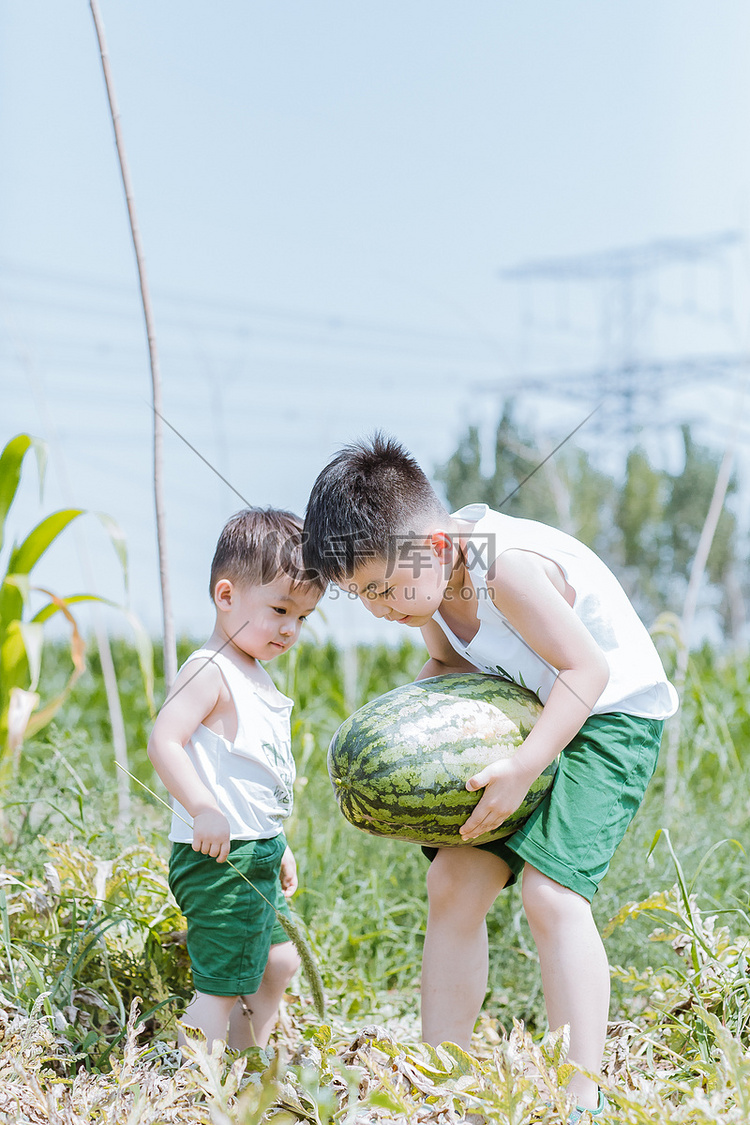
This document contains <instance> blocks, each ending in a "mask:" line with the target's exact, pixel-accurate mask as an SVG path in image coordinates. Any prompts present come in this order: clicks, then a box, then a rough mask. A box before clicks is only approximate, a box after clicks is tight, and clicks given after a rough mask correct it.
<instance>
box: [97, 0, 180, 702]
mask: <svg viewBox="0 0 750 1125" xmlns="http://www.w3.org/2000/svg"><path fill="white" fill-rule="evenodd" d="M89 4H90V7H91V15H92V16H93V19H94V27H95V29H96V37H97V40H98V42H99V53H100V55H101V60H102V70H103V72H104V84H105V86H106V88H107V98H108V100H109V110H110V115H111V117H112V127H113V129H114V134H115V144H116V146H117V155H118V158H119V161H120V174H121V176H122V186H123V188H124V189H125V201H126V203H127V207H128V218H129V220H130V233H131V235H132V238H133V248H134V250H135V260H136V264H137V267H138V280H139V283H140V290H141V303H142V305H143V316H144V320H145V322H146V337H147V339H148V356H149V364H150V368H151V390H152V406H153V416H154V430H153V435H154V442H153V450H154V507H155V510H156V539H157V544H158V549H159V576H160V580H161V603H162V619H163V623H164V629H163V636H164V678H165V681H166V687H167V689H169V687H170V685H171V684H172V682H173V681H174V678H175V676H176V675H177V645H176V643H175V633H174V621H173V617H172V602H171V597H170V591H169V567H168V565H167V528H166V517H165V505H164V469H163V444H164V438H163V435H164V430H163V424H162V413H163V411H162V393H161V373H160V369H159V353H158V350H157V346H156V329H155V326H154V315H153V309H152V306H151V295H150V292H149V287H148V280H147V277H146V264H145V257H144V253H143V245H142V242H141V234H140V228H139V226H138V218H137V215H136V211H135V200H134V195H133V185H132V181H131V179H130V170H129V168H128V162H127V158H126V155H125V143H124V140H123V135H122V128H121V125H120V112H119V110H118V108H117V100H116V98H115V87H114V82H113V79H112V70H111V67H110V64H109V54H108V51H107V42H106V38H105V35H104V23H103V20H102V16H101V12H100V10H99V4H98V2H97V0H89Z"/></svg>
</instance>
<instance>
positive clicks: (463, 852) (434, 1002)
mask: <svg viewBox="0 0 750 1125" xmlns="http://www.w3.org/2000/svg"><path fill="white" fill-rule="evenodd" d="M510 875H511V871H510V868H509V867H508V865H507V863H505V861H504V860H502V859H500V857H499V856H496V855H493V854H492V852H487V851H481V850H480V849H479V848H471V847H465V848H441V849H440V851H438V854H437V855H436V856H435V859H434V860H433V861H432V863H431V864H430V870H429V872H428V874H427V891H428V895H429V900H430V912H429V916H428V919H427V933H426V935H425V943H424V952H423V954H422V1038H423V1040H424V1041H425V1043H432V1044H433V1045H436V1044H438V1043H443V1042H445V1041H446V1040H449V1041H450V1042H452V1043H457V1044H458V1045H459V1047H464V1048H468V1047H469V1045H470V1043H471V1034H472V1031H473V1030H474V1024H475V1023H476V1020H477V1016H478V1015H479V1010H480V1008H481V1007H482V1003H483V1001H484V996H485V992H486V990H487V970H488V951H487V926H486V923H485V918H486V916H487V912H488V910H489V909H490V907H491V906H492V904H493V902H494V901H495V899H496V897H497V895H498V894H499V893H500V891H501V890H502V889H503V887H504V886H505V884H506V883H507V882H508V879H509V878H510Z"/></svg>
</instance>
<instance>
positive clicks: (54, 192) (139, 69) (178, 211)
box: [0, 0, 750, 632]
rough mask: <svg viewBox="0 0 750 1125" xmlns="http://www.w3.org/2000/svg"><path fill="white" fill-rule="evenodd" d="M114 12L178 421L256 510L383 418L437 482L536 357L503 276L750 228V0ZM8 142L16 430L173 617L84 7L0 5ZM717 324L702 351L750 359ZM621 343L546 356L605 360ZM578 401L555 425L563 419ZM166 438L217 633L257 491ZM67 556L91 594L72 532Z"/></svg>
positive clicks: (180, 588)
mask: <svg viewBox="0 0 750 1125" xmlns="http://www.w3.org/2000/svg"><path fill="white" fill-rule="evenodd" d="M101 7H102V12H103V16H104V20H105V24H106V29H107V35H108V40H109V50H110V56H111V63H112V67H113V71H114V76H115V81H116V85H117V94H118V99H119V104H120V110H121V114H122V121H123V127H124V131H125V138H126V143H127V149H128V155H129V159H130V163H131V169H132V174H133V179H134V184H135V191H136V203H137V208H138V213H139V217H140V222H141V227H142V233H143V238H144V242H145V247H146V255H147V264H148V270H149V277H150V282H151V287H152V290H153V295H154V302H155V307H156V313H157V328H158V330H159V335H160V341H161V345H162V362H163V368H164V380H165V402H166V407H167V413H168V415H169V417H170V418H171V419H172V420H173V421H174V423H175V425H177V426H178V427H179V428H180V429H181V430H182V432H184V433H185V435H186V436H187V437H188V438H189V440H190V441H192V442H193V444H195V445H197V446H198V447H199V448H201V449H202V451H203V452H204V453H205V454H206V456H208V457H209V458H210V459H211V460H212V461H214V463H216V464H217V466H218V467H220V468H221V471H222V472H224V473H225V475H227V476H228V477H229V478H230V479H231V480H232V482H233V483H234V484H235V486H236V487H237V488H238V490H239V491H241V492H242V494H243V495H244V496H247V498H248V499H249V500H251V501H252V502H257V503H277V504H287V505H290V506H292V507H296V508H297V509H298V510H300V509H301V508H302V506H303V505H304V501H305V497H306V494H307V490H308V488H309V485H310V483H311V482H312V480H313V478H314V476H315V474H316V473H317V471H318V469H319V468H320V466H321V465H322V463H323V462H324V461H325V460H326V459H327V457H328V456H329V455H330V454H331V453H332V452H333V450H334V449H335V448H336V447H337V446H338V445H339V444H340V443H341V442H343V441H346V440H349V439H351V438H352V437H355V436H356V435H357V434H358V433H361V432H362V431H363V430H366V429H370V428H372V427H373V426H374V425H377V424H383V425H385V426H387V427H388V428H390V429H391V430H393V431H394V432H395V433H396V434H397V435H398V436H399V437H401V438H402V439H403V440H404V441H405V442H406V443H407V445H409V446H410V447H411V448H413V449H414V451H415V452H416V453H417V455H418V456H419V457H420V458H421V460H422V461H423V462H424V463H425V467H426V468H427V469H428V471H432V470H433V469H434V467H435V465H436V464H439V463H440V462H441V461H443V460H445V459H446V458H447V456H448V455H449V454H450V452H451V451H452V449H453V447H454V445H455V442H456V440H457V438H458V436H459V435H460V433H461V432H462V431H463V429H464V427H465V426H466V424H467V423H468V422H469V421H478V422H480V423H482V424H483V425H485V426H490V427H491V425H492V423H493V421H494V419H495V418H496V416H497V408H498V404H497V399H496V397H488V396H487V394H486V393H480V392H478V391H477V386H478V385H479V384H486V383H487V381H488V380H493V381H495V382H497V383H499V384H500V385H501V387H504V386H507V387H514V386H517V385H518V382H519V380H521V381H522V379H521V357H523V356H524V355H526V353H527V351H528V346H529V342H528V340H525V341H524V340H522V339H521V338H520V336H519V327H518V315H517V296H518V295H517V293H516V292H515V290H513V288H512V287H509V286H507V285H506V286H503V285H502V284H501V283H500V281H499V279H498V271H499V270H500V269H501V268H506V267H509V266H512V265H514V264H516V263H518V262H522V261H527V260H529V259H538V258H551V257H554V256H557V255H571V256H572V255H579V254H585V253H590V252H595V251H602V250H607V249H609V248H612V247H621V246H623V247H624V246H629V245H633V244H639V243H645V242H649V241H651V240H654V239H662V238H689V237H699V236H704V235H706V234H711V233H713V232H718V231H723V230H729V229H733V230H736V229H739V230H742V231H743V232H746V231H747V226H748V204H749V203H750V157H749V156H748V142H747V138H748V135H750V130H748V125H749V124H750V121H749V117H750V114H749V113H748V110H749V109H750V51H749V50H748V48H749V46H750V9H749V8H748V5H747V4H746V3H745V2H744V0H718V2H713V3H708V2H707V0H703V2H699V0H658V2H654V0H648V2H645V0H628V3H624V2H620V3H615V2H613V0H526V2H524V3H518V2H511V0H493V2H487V0H471V2H470V3H467V4H463V5H459V4H457V3H455V0H453V2H448V0H413V2H412V0H400V2H399V3H395V2H391V0H379V2H378V3H377V4H374V3H373V4H369V5H367V4H354V3H352V2H351V0H338V2H331V0H308V2H307V3H305V4H302V3H297V4H294V3H278V2H277V3H271V2H270V0H267V2H265V3H259V2H257V0H220V2H219V3H217V4H212V5H209V4H207V3H205V2H203V3H197V2H195V0H187V2H180V3H177V2H176V0H148V2H146V0H127V2H125V0H101ZM0 151H2V153H3V175H2V177H1V181H0V223H1V224H2V225H1V227H0V302H1V303H2V309H3V315H2V318H1V319H0V379H2V396H3V401H4V403H6V410H5V412H4V423H3V427H2V430H3V433H2V435H0V436H2V439H3V440H5V439H7V437H9V436H10V435H11V434H13V433H15V432H17V431H19V430H21V429H24V430H30V431H32V432H35V433H39V434H41V435H42V436H47V437H49V438H50V439H53V440H54V442H55V446H54V448H53V460H52V465H51V472H50V479H49V488H48V494H47V505H46V506H47V507H48V508H49V507H52V506H56V505H57V504H60V503H63V502H65V494H64V491H63V489H62V487H61V484H60V479H59V465H58V464H57V463H56V459H55V456H56V451H57V453H58V461H64V463H65V467H66V470H67V474H68V477H69V479H70V482H71V483H70V490H71V492H72V493H73V496H72V497H71V498H72V499H74V500H75V502H76V503H77V504H80V505H82V506H86V507H92V508H99V509H104V510H106V511H108V512H109V513H110V514H111V515H112V516H114V517H115V518H116V519H118V520H119V521H120V523H121V524H122V525H123V527H124V529H125V531H126V533H127V535H128V540H129V543H130V550H131V556H132V569H133V578H134V590H133V602H134V605H135V607H136V609H137V610H138V612H139V613H140V614H141V615H142V616H143V617H144V619H145V620H147V621H148V623H149V624H151V625H156V624H157V623H158V612H157V587H156V578H155V565H154V553H153V525H152V517H151V506H150V505H151V500H150V494H149V490H148V476H149V447H148V442H149V430H150V417H149V412H148V407H147V399H148V394H149V382H148V371H147V367H146V354H145V348H144V346H143V333H142V328H141V325H140V323H139V309H138V304H137V297H136V291H135V275H134V268H133V259H132V250H131V246H130V242H129V232H128V228H127V225H126V217H125V210H124V202H123V198H122V189H121V185H120V182H119V173H118V169H117V165H116V159H115V151H114V145H113V141H112V133H111V125H110V121H109V117H108V110H107V105H106V100H105V95H104V89H103V82H102V76H101V68H100V63H99V59H98V54H97V47H96V42H95V38H94V32H93V26H92V21H91V15H90V12H89V8H88V4H86V3H85V2H84V0H76V2H75V3H74V2H73V0H5V2H4V3H3V4H2V5H1V6H0ZM744 260H745V259H744V257H743V256H742V255H740V257H739V259H738V262H739V265H737V263H735V265H734V266H733V267H732V269H734V270H735V274H734V275H732V277H731V278H730V282H729V288H730V290H731V292H732V294H733V295H734V299H735V300H736V299H737V294H738V292H739V293H742V294H744V292H745V289H744V288H743V287H744V286H746V282H747V274H746V273H742V270H743V269H744ZM736 271H739V272H736ZM680 284H682V285H683V287H684V281H681V282H680ZM701 284H703V283H701ZM188 298H190V299H191V300H190V301H188ZM735 314H736V310H735ZM745 321H746V314H745V313H744V312H743V311H742V308H740V312H739V328H738V327H737V326H735V328H734V330H733V331H734V334H735V337H737V339H739V338H740V337H741V339H742V340H744V339H745V328H746V323H745ZM590 327H591V316H589V318H588V321H587V328H588V329H590ZM707 331H708V329H707ZM711 331H713V329H711ZM667 335H669V333H667ZM720 336H721V332H718V334H717V336H716V340H713V338H712V342H711V343H710V344H708V343H703V344H699V345H698V346H699V347H711V348H719V349H720V348H722V347H725V348H732V347H734V346H738V345H737V341H736V340H734V339H730V337H729V335H727V336H726V338H722V339H719V337H720ZM678 345H679V329H678V328H676V327H675V328H674V329H673V330H672V337H671V346H672V347H673V350H674V347H675V346H678ZM598 347H599V344H598V342H597V340H596V339H594V338H591V339H589V340H588V341H586V344H585V347H581V348H580V349H579V350H578V351H577V350H576V349H575V348H574V347H573V345H570V344H568V345H564V346H563V344H559V343H557V342H556V343H555V344H554V349H558V350H554V349H553V353H552V354H553V355H554V357H558V356H559V361H560V364H561V365H562V366H565V365H566V364H567V365H568V366H570V364H571V362H572V361H573V357H575V360H576V362H579V363H583V362H586V363H595V362H600V361H601V355H600V353H599V352H598V351H597V348H598ZM566 348H567V349H568V350H567V351H566ZM545 354H546V356H547V361H548V363H549V356H550V354H551V352H550V345H549V344H548V345H547V351H546V353H545ZM704 390H705V388H704ZM692 393H693V399H692V400H690V396H688V395H687V394H686V397H685V405H686V408H687V407H688V406H689V408H690V410H692V411H693V413H695V411H696V410H699V409H700V404H698V405H697V406H696V400H695V393H696V392H695V391H693V392H692ZM709 397H710V400H711V403H710V405H711V408H712V409H714V410H715V411H724V410H725V400H724V399H722V398H721V396H719V395H713V394H712V395H711V396H709ZM717 403H718V404H719V405H718V406H717V405H716V404H717ZM660 408H661V405H660ZM665 409H666V407H665ZM675 409H676V408H675V404H674V401H672V402H671V403H670V406H669V413H670V417H672V416H673V415H674V414H675ZM583 413H584V411H583V408H582V406H581V404H580V403H578V404H577V405H570V406H569V407H568V408H567V409H562V410H560V408H559V407H555V408H554V409H552V410H551V412H550V410H548V411H547V413H546V415H545V414H544V412H543V414H542V416H543V417H545V418H546V420H547V425H548V426H551V428H552V429H553V430H554V426H555V424H562V425H566V424H568V423H569V422H571V421H572V422H573V424H575V421H574V419H577V418H578V417H579V416H582V414H583ZM722 424H723V419H722V416H721V414H720V413H719V414H715V416H713V417H712V425H713V429H712V432H711V435H710V436H711V437H713V438H714V439H716V440H721V435H722ZM600 440H602V441H604V442H606V440H607V435H606V434H604V435H602V437H601V439H600ZM166 456H167V460H168V467H169V478H168V497H167V500H168V516H169V528H170V541H171V547H172V568H173V571H174V586H175V610H176V616H177V620H178V625H179V626H180V627H181V628H184V629H189V630H192V631H196V632H200V631H202V630H204V629H205V628H206V627H207V626H208V625H209V624H210V620H209V617H210V614H209V606H208V603H207V601H206V599H205V597H204V594H203V588H204V585H205V576H206V568H207V563H208V560H210V555H211V551H212V548H213V543H214V540H215V537H216V534H217V533H218V529H219V528H220V526H221V524H222V523H223V521H224V519H225V518H226V517H227V516H228V515H229V514H231V512H232V511H234V510H235V508H236V507H237V506H238V505H239V503H240V501H239V500H238V499H237V497H236V496H234V495H233V494H231V493H230V492H229V491H228V490H227V489H225V488H224V487H223V486H221V485H220V483H219V482H218V481H217V480H216V478H214V477H213V476H211V475H210V474H209V473H208V472H207V470H205V468H204V466H202V465H201V463H200V462H199V461H198V460H197V458H195V457H194V455H193V454H191V453H190V452H189V451H188V450H186V449H185V447H184V446H182V445H181V444H180V443H179V442H178V441H177V440H176V439H174V440H168V441H167V444H166ZM29 505H31V494H30V493H29ZM27 514H28V515H29V516H30V519H33V518H36V515H37V514H38V513H37V512H33V513H32V512H31V510H29V512H28V513H27ZM30 519H29V520H27V521H26V522H30ZM91 543H92V545H91V546H90V548H89V549H90V551H92V552H93V557H94V564H95V569H96V571H97V574H98V580H101V583H102V587H103V592H107V593H110V594H113V595H116V594H117V586H118V583H117V579H116V577H115V576H114V575H113V573H111V572H110V570H109V564H108V561H107V559H106V557H105V553H103V551H102V548H101V544H100V542H99V539H98V538H97V535H96V533H94V534H93V535H92V536H91ZM50 567H51V570H52V573H51V575H49V576H48V577H47V580H48V581H51V582H52V581H54V580H55V578H57V577H58V576H59V577H60V585H61V587H63V588H65V589H71V588H80V586H81V585H82V580H81V579H80V577H79V576H78V575H77V573H76V562H75V559H73V558H69V557H68V556H67V555H65V552H63V551H62V549H61V551H60V553H59V555H58V557H57V558H56V559H54V560H52V562H51V564H50ZM357 621H359V619H357ZM363 622H364V617H363ZM356 627H357V628H359V625H356ZM362 628H363V630H365V625H364V624H363V625H362ZM365 631H366V630H365Z"/></svg>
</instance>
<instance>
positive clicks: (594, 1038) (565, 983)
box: [523, 864, 609, 1109]
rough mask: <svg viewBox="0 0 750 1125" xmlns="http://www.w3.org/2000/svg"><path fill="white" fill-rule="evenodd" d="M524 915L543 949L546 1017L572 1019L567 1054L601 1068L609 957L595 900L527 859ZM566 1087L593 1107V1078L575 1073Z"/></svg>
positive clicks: (555, 1021)
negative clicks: (596, 916) (595, 913)
mask: <svg viewBox="0 0 750 1125" xmlns="http://www.w3.org/2000/svg"><path fill="white" fill-rule="evenodd" d="M523 902H524V907H525V910H526V917H527V918H528V920H529V925H530V927H531V932H532V934H533V937H534V941H535V942H536V947H537V950H538V952H539V963H540V965H541V970H542V987H543V988H544V999H545V1002H546V1004H547V1018H548V1020H549V1026H550V1028H551V1029H552V1030H555V1029H556V1028H558V1027H561V1026H562V1025H563V1024H566V1023H567V1024H569V1025H570V1051H569V1056H568V1057H569V1059H570V1061H571V1062H575V1063H577V1064H578V1065H579V1066H582V1067H585V1069H586V1070H589V1071H592V1072H593V1073H594V1074H598V1073H600V1071H601V1066H602V1056H603V1054H604V1043H605V1040H606V1036H607V1019H608V1015H609V962H608V961H607V954H606V953H605V951H604V945H603V943H602V939H601V937H600V935H599V931H598V930H597V928H596V924H595V923H594V918H593V915H592V913H591V904H590V903H588V902H587V901H586V899H585V898H582V897H581V896H580V895H578V894H576V893H575V891H571V890H569V889H568V888H567V887H562V886H560V884H559V883H555V882H554V881H553V880H552V879H549V878H548V877H547V876H546V875H542V874H541V872H540V871H537V869H536V868H535V867H531V865H530V864H527V865H526V867H525V868H524V874H523ZM568 1090H569V1092H570V1093H571V1094H573V1095H574V1096H575V1098H576V1100H577V1102H578V1104H579V1105H581V1106H585V1107H586V1108H588V1109H595V1108H596V1105H597V1100H598V1097H599V1091H598V1089H597V1085H596V1083H595V1082H592V1081H591V1079H589V1078H585V1077H584V1075H582V1074H574V1075H573V1078H572V1079H571V1081H570V1083H569V1085H568Z"/></svg>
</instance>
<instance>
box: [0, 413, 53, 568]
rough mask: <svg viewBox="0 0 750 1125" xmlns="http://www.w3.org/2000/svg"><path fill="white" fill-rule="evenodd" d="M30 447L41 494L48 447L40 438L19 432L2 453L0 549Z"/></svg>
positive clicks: (0, 456)
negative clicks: (37, 472) (34, 456)
mask: <svg viewBox="0 0 750 1125" xmlns="http://www.w3.org/2000/svg"><path fill="white" fill-rule="evenodd" d="M29 449H33V450H34V452H35V453H36V462H37V467H38V470H39V491H40V494H41V490H42V486H43V484H44V470H45V467H46V463H47V447H46V445H45V443H44V442H43V441H40V440H39V438H35V437H31V435H30V434H18V435H17V436H16V437H14V438H11V440H10V441H9V442H8V444H7V445H6V446H5V448H4V449H3V452H2V453H1V454H0V550H2V546H3V542H4V538H5V536H4V529H5V518H6V516H7V515H8V512H9V511H10V508H11V505H12V503H13V501H14V499H15V496H16V492H17V491H18V482H19V481H20V479H21V467H22V465H23V459H24V457H25V456H26V454H27V453H28V451H29Z"/></svg>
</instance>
